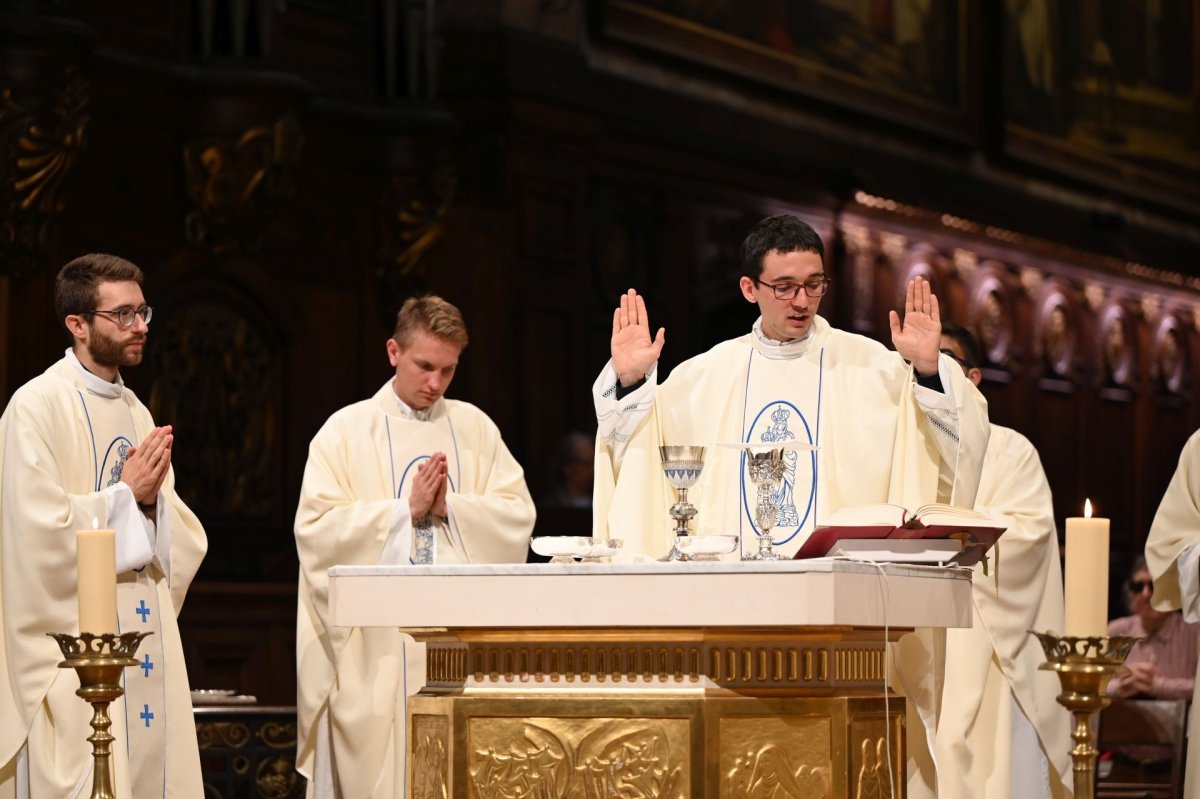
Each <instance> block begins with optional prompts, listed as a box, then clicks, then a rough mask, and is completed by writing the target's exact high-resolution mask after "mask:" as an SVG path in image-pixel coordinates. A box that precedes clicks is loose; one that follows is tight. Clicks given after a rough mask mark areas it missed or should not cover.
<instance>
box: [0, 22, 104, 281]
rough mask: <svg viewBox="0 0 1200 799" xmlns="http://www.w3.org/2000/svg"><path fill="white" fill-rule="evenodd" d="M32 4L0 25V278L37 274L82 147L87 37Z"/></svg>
mask: <svg viewBox="0 0 1200 799" xmlns="http://www.w3.org/2000/svg"><path fill="white" fill-rule="evenodd" d="M55 13H56V10H55V9H51V8H48V7H42V8H40V9H39V8H38V7H37V6H36V5H35V6H31V7H29V8H27V9H24V10H22V9H16V10H14V11H12V12H10V13H9V14H8V15H6V16H5V18H4V19H0V29H3V30H4V33H3V35H0V274H7V275H13V276H17V275H20V274H22V273H27V272H28V271H30V270H31V269H34V268H36V267H37V266H39V265H40V264H41V262H42V259H43V258H44V257H45V255H46V252H47V248H48V246H49V245H50V244H51V239H52V236H53V231H54V228H55V225H56V224H57V222H58V219H59V217H60V215H61V213H62V211H63V208H64V205H65V202H66V200H65V196H64V193H63V182H64V180H65V179H66V177H67V176H68V175H69V174H70V173H71V170H72V167H73V166H74V165H75V162H76V160H77V159H78V157H79V154H80V151H81V150H82V149H83V148H84V146H85V144H86V137H85V133H86V131H87V125H88V118H89V114H88V102H89V82H88V78H87V75H86V72H85V69H84V66H83V56H84V53H85V52H86V50H87V49H89V48H90V46H91V39H92V35H93V34H92V32H91V30H90V29H88V28H87V27H86V26H84V25H83V24H82V23H79V22H77V21H75V20H72V19H69V18H59V17H58V16H55Z"/></svg>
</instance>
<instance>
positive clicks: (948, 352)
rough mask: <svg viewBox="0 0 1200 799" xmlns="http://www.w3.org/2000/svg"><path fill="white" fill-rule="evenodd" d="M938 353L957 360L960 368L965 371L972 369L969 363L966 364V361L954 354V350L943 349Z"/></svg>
mask: <svg viewBox="0 0 1200 799" xmlns="http://www.w3.org/2000/svg"><path fill="white" fill-rule="evenodd" d="M938 352H940V353H942V355H949V356H950V357H951V358H952V359H953V360H955V361H956V362H957V363H958V365H959V366H961V367H962V368H963V369H970V368H972V367H970V366H968V365H967V362H966V361H964V360H963V359H962V358H960V357H958V356H957V355H955V354H954V350H949V349H941V350H938Z"/></svg>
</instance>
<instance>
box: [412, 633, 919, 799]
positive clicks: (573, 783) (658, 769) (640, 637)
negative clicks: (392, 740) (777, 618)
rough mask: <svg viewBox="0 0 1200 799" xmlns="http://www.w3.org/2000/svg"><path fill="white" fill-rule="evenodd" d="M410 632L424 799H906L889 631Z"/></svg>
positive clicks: (416, 785)
mask: <svg viewBox="0 0 1200 799" xmlns="http://www.w3.org/2000/svg"><path fill="white" fill-rule="evenodd" d="M412 632H414V633H415V635H416V636H417V637H419V638H420V639H422V640H424V641H426V643H427V647H428V649H427V670H426V687H425V689H424V690H423V691H422V692H421V693H420V694H418V695H417V696H414V697H412V698H411V699H410V701H409V713H410V717H409V724H410V732H409V748H410V758H409V770H410V771H409V785H410V786H411V796H412V797H414V799H425V798H426V797H448V796H455V797H472V798H473V799H502V798H503V799H515V798H516V797H529V799H550V797H564V798H566V797H578V799H602V798H603V799H607V797H663V799H676V798H678V799H685V798H686V799H693V798H694V799H701V797H704V799H717V798H718V797H720V798H721V799H726V798H728V799H735V797H756V796H772V797H796V798H797V799H800V798H801V797H803V798H804V799H808V798H809V797H811V798H812V799H824V798H825V797H831V798H832V797H855V798H856V799H857V797H864V799H865V797H872V798H874V797H886V796H897V797H900V796H903V795H904V763H905V756H906V753H905V746H904V732H905V728H904V700H903V699H902V698H900V697H897V696H895V695H886V696H885V693H884V690H885V689H884V675H885V655H884V635H883V631H882V630H862V629H853V628H848V627H825V628H812V627H804V628H799V627H797V628H793V629H779V628H772V629H762V630H753V629H751V630H737V631H730V630H728V629H668V630H652V629H650V630H640V631H634V630H627V629H607V630H605V629H602V630H588V631H587V632H586V633H580V632H569V631H563V630H555V629H542V630H538V629H530V630H461V631H457V632H455V633H454V634H449V633H443V634H435V635H430V634H429V632H430V631H428V630H421V631H416V630H414V631H412ZM901 632H903V631H902V630H892V631H891V633H890V636H891V637H892V638H893V639H894V638H895V637H897V636H898V635H899V634H900V633H901ZM889 755H890V759H889ZM889 764H890V772H891V774H890V778H889Z"/></svg>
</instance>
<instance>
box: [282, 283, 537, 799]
mask: <svg viewBox="0 0 1200 799" xmlns="http://www.w3.org/2000/svg"><path fill="white" fill-rule="evenodd" d="M466 346H467V328H466V325H465V324H464V322H463V318H462V314H460V313H459V310H458V309H457V308H456V307H454V306H453V305H451V304H450V303H448V302H446V301H445V300H443V299H441V298H440V297H433V296H427V297H420V298H413V299H409V300H407V301H406V302H405V303H404V306H403V307H402V308H401V309H400V313H399V314H398V315H397V318H396V328H395V332H394V334H393V336H392V338H390V339H388V341H387V353H388V360H389V361H390V362H391V365H392V366H393V367H394V368H395V376H394V377H393V378H392V379H390V380H388V382H386V383H385V384H384V385H383V386H382V387H380V389H379V391H377V392H376V393H375V396H373V397H371V398H370V399H367V400H363V401H362V402H358V403H355V404H354V405H350V406H348V407H346V408H343V409H342V410H340V411H338V412H336V413H335V414H333V416H331V417H330V418H329V420H328V421H327V422H326V423H325V425H324V426H323V427H322V428H321V429H320V431H319V432H318V433H317V435H316V437H315V438H313V440H312V444H311V446H310V448H309V455H308V464H307V465H306V467H305V470H304V482H303V485H302V487H301V491H300V505H299V508H298V509H297V511H296V528H295V532H296V549H297V552H298V553H299V556H300V589H299V610H298V613H297V621H296V659H297V672H298V673H297V683H298V702H297V704H298V707H297V721H298V724H299V729H298V734H299V740H298V749H299V751H298V755H297V759H296V767H297V769H298V770H299V771H300V773H301V774H303V775H304V776H306V777H307V778H308V780H309V782H308V795H309V796H310V797H322V799H328V798H330V797H344V799H355V798H356V797H367V796H370V797H376V798H377V799H390V798H392V797H395V798H396V799H399V798H400V797H405V796H407V795H408V793H407V792H406V789H405V782H406V778H407V774H408V770H409V769H408V739H407V729H406V728H407V724H408V716H407V703H408V702H407V699H408V696H409V694H410V693H412V692H415V691H416V690H418V689H419V688H420V687H421V685H422V683H423V679H422V675H423V674H424V646H420V645H417V644H415V643H414V642H413V640H412V639H411V638H410V637H408V636H406V635H403V634H401V633H400V632H399V631H398V630H395V629H388V628H357V627H356V628H352V629H351V628H346V627H334V626H332V625H331V624H330V618H329V612H330V608H329V580H328V577H327V575H326V572H327V571H328V569H329V567H331V566H336V565H339V564H347V565H375V564H410V563H413V564H432V563H438V564H443V563H523V562H524V561H525V555H526V552H527V548H528V545H529V536H530V534H531V533H532V531H533V523H534V506H533V501H532V500H531V499H530V496H529V490H528V489H527V488H526V486H525V477H524V473H523V471H522V469H521V466H520V464H518V463H517V461H516V459H514V458H513V456H512V454H511V453H510V452H509V451H508V448H507V447H506V446H505V445H504V441H503V440H502V439H501V438H500V431H499V430H498V429H497V427H496V425H495V423H493V422H492V420H491V419H489V418H488V417H487V415H486V414H485V413H484V412H483V411H481V410H480V409H479V408H477V407H475V406H474V405H471V404H469V403H466V402H461V401H458V400H448V399H445V398H444V397H443V394H444V393H445V392H446V389H447V388H448V387H449V386H450V381H451V380H452V379H453V378H454V373H455V370H456V369H457V367H458V360H459V356H460V355H461V354H462V351H463V349H464V348H465V347H466Z"/></svg>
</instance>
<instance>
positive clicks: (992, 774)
mask: <svg viewBox="0 0 1200 799" xmlns="http://www.w3.org/2000/svg"><path fill="white" fill-rule="evenodd" d="M975 509H976V510H979V511H981V512H984V513H988V514H990V515H991V516H992V517H993V518H994V519H995V520H996V525H997V526H1002V527H1005V528H1006V531H1005V533H1004V536H1003V537H1002V538H1001V539H1000V541H999V542H998V543H997V545H996V552H995V554H993V555H992V556H991V557H990V558H989V560H990V563H991V565H992V569H993V570H994V571H993V573H991V574H989V575H985V574H984V573H983V565H982V563H980V564H976V566H974V571H975V574H974V575H973V578H972V579H973V587H972V601H973V604H974V606H975V624H974V626H972V627H971V628H970V629H954V630H947V631H946V682H945V685H944V686H943V691H944V696H945V701H944V702H943V705H942V713H941V716H940V717H939V719H938V731H937V758H938V765H939V769H938V785H939V793H940V795H941V796H978V797H997V799H999V798H1000V797H1004V798H1005V799H1007V797H1010V796H1024V795H1025V793H1023V792H1022V791H1021V790H1014V785H1015V783H1016V781H1015V780H1014V773H1015V774H1016V775H1017V777H1018V778H1026V779H1027V778H1030V777H1033V776H1036V775H1044V776H1040V777H1038V779H1037V782H1039V783H1040V784H1041V790H1040V792H1039V794H1038V795H1045V791H1046V790H1047V789H1049V791H1050V795H1051V796H1054V797H1068V796H1070V795H1071V785H1072V775H1071V760H1070V753H1069V747H1070V735H1071V717H1070V714H1068V713H1067V711H1066V709H1065V708H1063V707H1062V706H1061V705H1059V704H1058V702H1057V701H1056V699H1055V697H1057V696H1058V693H1059V690H1060V686H1059V681H1058V677H1057V676H1056V675H1055V674H1054V673H1053V672H1049V671H1040V670H1039V669H1038V666H1039V665H1041V663H1042V662H1044V660H1045V656H1044V654H1043V652H1042V648H1041V646H1040V644H1039V643H1038V641H1037V639H1036V638H1034V637H1033V636H1032V635H1030V634H1029V631H1030V630H1038V631H1042V632H1044V631H1047V630H1055V631H1059V632H1061V631H1062V629H1063V587H1062V571H1061V566H1060V565H1059V564H1060V561H1059V557H1058V533H1057V531H1056V529H1055V525H1054V507H1053V503H1052V501H1051V497H1050V486H1049V484H1048V483H1047V482H1046V475H1045V472H1044V471H1043V470H1042V464H1041V460H1040V459H1039V458H1038V454H1037V450H1035V449H1034V448H1033V445H1032V444H1031V443H1030V442H1029V439H1027V438H1025V437H1024V436H1023V435H1021V434H1020V433H1018V432H1016V431H1015V430H1010V429H1009V428H1007V427H1001V426H999V425H995V424H994V425H992V435H991V438H990V439H988V446H987V454H986V456H985V457H984V461H983V477H982V479H981V481H980V485H979V494H978V496H977V497H976V499H975ZM1014 701H1015V703H1016V707H1014V704H1013V703H1014ZM1025 719H1028V721H1029V722H1030V723H1032V725H1033V728H1034V730H1035V731H1036V733H1037V738H1036V742H1037V745H1038V748H1040V751H1041V753H1044V756H1045V760H1046V764H1045V765H1043V764H1042V763H1041V762H1040V761H1041V758H1040V757H1038V754H1039V753H1038V752H1037V751H1034V752H1032V753H1024V756H1023V753H1022V752H1021V751H1014V748H1013V745H1012V737H1011V736H1007V735H1004V734H1003V733H1002V732H1001V731H1003V730H1009V729H1012V728H1013V725H1014V723H1015V724H1018V725H1020V724H1024V723H1025ZM1018 740H1020V739H1018ZM1030 755H1032V756H1033V757H1032V758H1030ZM1031 759H1032V760H1033V762H1030V760H1031ZM1047 777H1048V778H1049V783H1048V784H1047V782H1046V779H1047Z"/></svg>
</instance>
